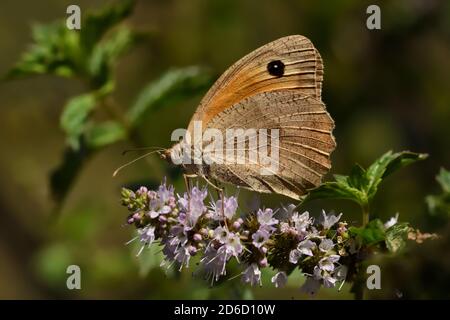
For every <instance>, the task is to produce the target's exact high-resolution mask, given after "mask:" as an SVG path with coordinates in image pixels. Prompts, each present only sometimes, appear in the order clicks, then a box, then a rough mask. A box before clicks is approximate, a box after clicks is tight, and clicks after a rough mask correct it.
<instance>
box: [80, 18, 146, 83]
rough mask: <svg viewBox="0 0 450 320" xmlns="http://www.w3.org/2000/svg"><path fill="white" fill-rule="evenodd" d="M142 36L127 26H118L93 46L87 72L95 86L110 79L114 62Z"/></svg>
mask: <svg viewBox="0 0 450 320" xmlns="http://www.w3.org/2000/svg"><path fill="white" fill-rule="evenodd" d="M143 37H144V35H143V34H141V33H138V32H135V31H132V30H131V29H129V28H128V27H120V28H118V29H117V30H115V31H114V32H113V33H112V34H111V35H110V36H109V37H108V38H107V39H105V40H103V41H102V42H100V43H99V44H97V45H96V46H95V48H94V50H93V52H92V54H91V56H90V58H89V61H88V72H89V74H90V76H91V77H92V78H93V82H94V84H95V86H102V85H103V84H104V83H105V82H107V81H109V80H111V77H112V76H111V69H112V67H113V65H114V63H115V62H116V61H117V59H118V58H119V57H120V56H121V55H123V54H125V53H126V52H128V51H129V50H130V49H131V48H133V47H134V45H136V44H137V43H138V42H139V41H140V40H142V39H143Z"/></svg>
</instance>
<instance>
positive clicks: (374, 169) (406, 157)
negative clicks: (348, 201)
mask: <svg viewBox="0 0 450 320" xmlns="http://www.w3.org/2000/svg"><path fill="white" fill-rule="evenodd" d="M427 157H428V155H427V154H424V153H414V152H409V151H402V152H397V153H392V151H389V152H387V153H385V154H384V155H382V156H381V157H380V158H379V159H378V160H376V161H375V162H374V163H373V164H372V165H371V166H370V167H369V168H368V169H367V179H368V183H367V187H366V190H367V197H368V199H369V200H370V199H372V198H373V197H374V196H375V194H376V192H377V189H378V185H379V184H380V183H381V181H382V180H383V179H384V178H386V177H387V176H389V175H390V174H392V173H394V172H395V171H397V170H398V169H400V168H403V167H405V166H407V165H409V164H411V163H414V162H416V161H419V160H423V159H426V158H427Z"/></svg>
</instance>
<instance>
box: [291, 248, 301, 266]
mask: <svg viewBox="0 0 450 320" xmlns="http://www.w3.org/2000/svg"><path fill="white" fill-rule="evenodd" d="M301 256H302V254H301V253H300V251H298V250H297V249H294V250H292V251H291V252H290V253H289V262H290V263H292V264H297V262H298V259H300V257H301Z"/></svg>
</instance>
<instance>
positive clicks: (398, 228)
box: [386, 222, 410, 252]
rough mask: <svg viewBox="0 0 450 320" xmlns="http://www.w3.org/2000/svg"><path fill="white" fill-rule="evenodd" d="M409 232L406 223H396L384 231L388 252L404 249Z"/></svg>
mask: <svg viewBox="0 0 450 320" xmlns="http://www.w3.org/2000/svg"><path fill="white" fill-rule="evenodd" d="M409 230H410V227H409V225H408V223H406V222H403V223H396V224H395V225H393V226H392V227H390V228H389V229H387V230H386V247H387V248H388V250H389V251H390V252H397V251H399V250H401V249H403V248H404V247H405V245H406V240H407V239H408V232H409Z"/></svg>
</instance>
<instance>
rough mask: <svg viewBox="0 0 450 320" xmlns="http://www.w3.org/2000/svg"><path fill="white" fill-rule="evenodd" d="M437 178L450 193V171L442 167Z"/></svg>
mask: <svg viewBox="0 0 450 320" xmlns="http://www.w3.org/2000/svg"><path fill="white" fill-rule="evenodd" d="M436 180H437V181H438V182H439V184H440V185H441V188H442V190H443V191H444V193H450V171H447V170H445V169H444V168H441V171H439V175H438V176H437V177H436Z"/></svg>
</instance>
